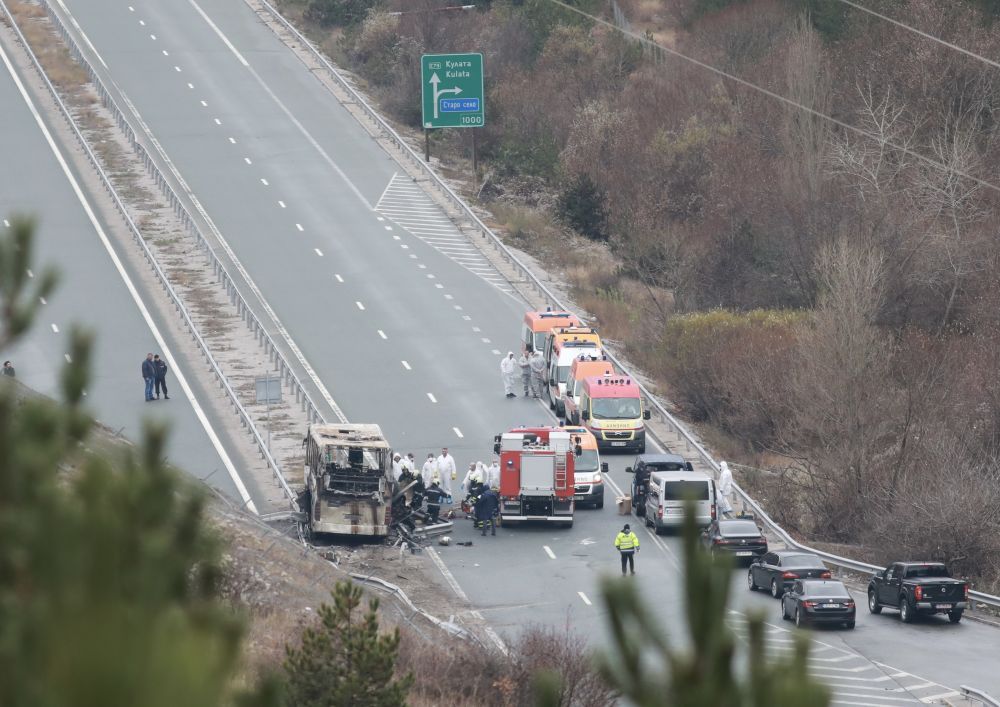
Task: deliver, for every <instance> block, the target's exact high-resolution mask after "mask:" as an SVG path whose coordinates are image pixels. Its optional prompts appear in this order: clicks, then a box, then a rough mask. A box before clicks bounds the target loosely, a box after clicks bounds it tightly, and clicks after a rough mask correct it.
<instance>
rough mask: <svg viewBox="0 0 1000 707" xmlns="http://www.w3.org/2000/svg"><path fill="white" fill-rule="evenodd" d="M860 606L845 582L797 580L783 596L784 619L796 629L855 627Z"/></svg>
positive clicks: (782, 616)
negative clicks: (812, 626)
mask: <svg viewBox="0 0 1000 707" xmlns="http://www.w3.org/2000/svg"><path fill="white" fill-rule="evenodd" d="M856 615H857V607H856V606H854V599H852V598H851V593H850V592H848V591H847V587H845V586H844V583H843V582H838V581H836V580H833V579H797V580H795V582H793V583H792V586H791V588H790V589H789V590H788V591H787V592H785V594H784V596H782V597H781V618H783V619H785V620H786V621H787V620H788V619H794V620H795V625H796V626H806V625H810V624H838V625H840V626H843V627H844V628H854V619H855V616H856Z"/></svg>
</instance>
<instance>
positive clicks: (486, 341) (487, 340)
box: [483, 336, 493, 344]
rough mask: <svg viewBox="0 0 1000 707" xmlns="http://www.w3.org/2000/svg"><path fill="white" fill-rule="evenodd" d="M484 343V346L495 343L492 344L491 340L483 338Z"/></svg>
mask: <svg viewBox="0 0 1000 707" xmlns="http://www.w3.org/2000/svg"><path fill="white" fill-rule="evenodd" d="M483 343H484V344H492V343H493V342H492V341H490V340H489V339H487V338H486V337H485V336H484V337H483Z"/></svg>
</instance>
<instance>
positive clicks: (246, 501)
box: [0, 46, 257, 514]
mask: <svg viewBox="0 0 1000 707" xmlns="http://www.w3.org/2000/svg"><path fill="white" fill-rule="evenodd" d="M0 59H2V60H3V63H4V66H6V67H7V71H8V73H10V75H11V78H13V79H14V84H15V85H16V86H17V89H18V91H19V92H20V93H21V97H22V98H23V99H24V102H25V103H26V104H27V106H28V109H29V110H30V111H31V114H32V115H33V116H34V118H35V123H36V124H37V125H38V128H39V129H40V130H41V131H42V135H44V136H45V141H46V142H47V143H48V144H49V149H51V150H52V154H54V155H55V157H56V160H57V161H58V162H59V166H60V167H61V168H62V171H63V174H65V175H66V179H67V180H68V181H69V183H70V186H71V187H72V188H73V192H74V193H75V194H76V198H77V200H79V202H80V205H81V206H83V210H84V212H85V213H86V214H87V218H88V219H89V220H90V223H91V225H92V226H93V227H94V230H95V231H96V232H97V235H98V237H99V238H100V239H101V243H102V244H103V245H104V249H105V250H106V251H107V252H108V255H109V256H110V257H111V261H112V262H113V263H114V265H115V269H116V270H118V275H119V276H120V277H121V279H122V281H123V282H124V283H125V287H126V289H128V291H129V294H130V295H131V296H132V301H133V302H135V305H136V307H138V309H139V313H140V314H141V315H142V318H143V319H144V320H145V322H146V326H147V327H149V330H150V332H152V334H153V338H154V339H156V343H157V345H158V346H159V347H160V351H162V352H163V355H164V356H165V357H166V359H167V363H168V365H169V366H170V368H171V370H173V372H174V376H175V377H176V378H177V382H178V383H179V384H180V386H181V389H182V390H183V391H184V395H185V396H186V397H187V399H188V402H190V403H191V407H192V408H194V413H195V415H196V416H197V417H198V420H199V422H201V425H202V427H203V428H204V430H205V433H206V434H207V435H208V438H209V440H210V441H211V443H212V446H213V447H215V451H216V452H217V453H218V454H219V458H220V459H221V460H222V464H223V465H224V466H225V467H226V470H227V471H228V472H229V476H230V478H231V479H232V481H233V485H234V486H236V491H237V492H238V493H239V494H240V498H242V499H243V505H244V507H246V508H247V509H249V510H250V511H251V512H253V513H255V514H256V513H257V506H256V505H255V504H254V502H253V499H252V498H250V493H249V492H248V491H247V487H246V485H245V484H244V483H243V479H241V478H240V475H239V473H238V472H237V471H236V466H235V465H234V464H233V461H232V459H230V458H229V454H228V453H227V452H226V450H225V448H224V447H223V446H222V441H221V440H220V439H219V436H218V435H217V434H216V433H215V429H214V428H213V427H212V423H211V422H209V419H208V416H207V415H205V411H204V410H203V409H202V407H201V404H200V403H199V402H198V400H197V399H196V398H195V395H194V391H192V390H191V386H190V385H189V384H188V380H187V376H185V375H184V372H183V370H181V368H180V366H178V365H177V359H176V358H174V354H173V352H172V351H171V350H170V348H169V347H168V346H167V342H166V340H164V338H163V335H162V334H161V333H160V330H159V328H158V327H157V326H156V323H155V322H154V321H153V317H152V315H150V313H149V310H148V309H147V308H146V304H145V303H144V302H143V301H142V298H141V297H140V296H139V291H138V290H137V289H136V288H135V285H134V284H133V283H132V279H131V278H130V277H129V275H128V273H127V272H126V271H125V266H124V265H122V261H121V259H119V257H118V254H117V253H116V252H115V249H114V248H113V247H112V245H111V241H110V240H109V239H108V236H107V234H106V233H105V232H104V229H103V228H102V227H101V224H100V222H99V221H98V219H97V215H96V214H95V213H94V210H93V209H92V208H91V206H90V202H88V201H87V198H86V196H84V194H83V190H82V189H81V188H80V184H79V183H78V182H77V181H76V177H74V176H73V172H72V171H71V170H70V168H69V165H68V164H67V163H66V160H65V158H64V157H63V155H62V152H60V151H59V148H58V147H57V146H56V143H55V140H54V139H53V138H52V134H51V133H50V132H49V129H48V127H47V126H46V125H45V121H43V120H42V116H41V115H40V114H39V112H38V109H37V108H36V107H35V104H34V103H33V102H32V100H31V97H30V96H29V95H28V92H27V90H26V89H25V88H24V84H23V83H21V79H20V77H19V76H18V75H17V73H16V72H15V71H14V66H13V65H12V64H11V62H10V59H9V58H8V57H7V52H5V51H4V49H3V46H0Z"/></svg>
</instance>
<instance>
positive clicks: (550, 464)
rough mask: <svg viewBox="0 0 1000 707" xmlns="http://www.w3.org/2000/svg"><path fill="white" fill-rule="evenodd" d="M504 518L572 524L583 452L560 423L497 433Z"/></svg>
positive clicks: (505, 519)
mask: <svg viewBox="0 0 1000 707" xmlns="http://www.w3.org/2000/svg"><path fill="white" fill-rule="evenodd" d="M494 439H495V442H496V443H495V445H494V447H493V451H494V453H496V454H498V455H500V520H501V522H502V523H504V524H507V523H514V522H517V521H526V520H537V521H544V522H549V523H560V524H562V525H563V526H564V527H566V528H570V527H572V526H573V505H574V504H573V491H574V481H573V473H574V462H575V461H576V457H577V456H578V455H579V454H580V453H581V450H580V447H579V445H575V444H574V442H573V439H572V435H570V433H569V432H566V431H565V430H563V429H561V428H558V427H518V428H515V429H513V430H511V431H510V432H505V433H503V434H501V435H497V436H496V437H495V438H494Z"/></svg>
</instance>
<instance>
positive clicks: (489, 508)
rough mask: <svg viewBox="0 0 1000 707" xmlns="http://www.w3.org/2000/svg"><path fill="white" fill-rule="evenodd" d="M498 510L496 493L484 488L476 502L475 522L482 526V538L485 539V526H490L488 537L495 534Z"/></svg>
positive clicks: (487, 487) (498, 504) (498, 501)
mask: <svg viewBox="0 0 1000 707" xmlns="http://www.w3.org/2000/svg"><path fill="white" fill-rule="evenodd" d="M499 510H500V499H499V498H497V494H496V492H495V491H494V490H493V489H492V488H490V487H489V486H486V487H485V488H484V489H483V492H482V493H481V494H480V495H479V500H477V501H476V521H477V522H479V523H481V524H482V528H483V537H484V538H485V537H486V526H487V524H489V526H490V535H496V534H497V525H496V520H495V518H496V515H497V512H498V511H499Z"/></svg>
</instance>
